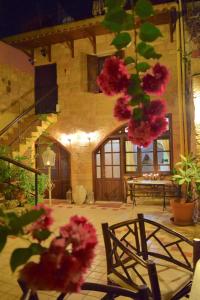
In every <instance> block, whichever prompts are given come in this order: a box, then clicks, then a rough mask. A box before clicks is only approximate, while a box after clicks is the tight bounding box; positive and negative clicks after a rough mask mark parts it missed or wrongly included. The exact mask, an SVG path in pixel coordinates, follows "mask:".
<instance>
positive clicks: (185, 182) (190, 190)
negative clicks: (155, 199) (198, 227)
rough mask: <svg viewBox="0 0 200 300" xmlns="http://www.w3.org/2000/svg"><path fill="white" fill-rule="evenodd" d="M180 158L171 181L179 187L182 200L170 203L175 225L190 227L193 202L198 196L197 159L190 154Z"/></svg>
mask: <svg viewBox="0 0 200 300" xmlns="http://www.w3.org/2000/svg"><path fill="white" fill-rule="evenodd" d="M180 157H181V161H180V162H178V163H176V169H175V171H174V173H175V174H174V175H173V176H172V180H173V181H174V182H175V183H177V184H178V185H180V186H181V192H182V193H181V194H182V198H181V199H179V201H171V207H172V211H173V214H174V223H175V224H177V225H191V224H193V216H194V208H195V202H196V200H198V198H199V194H200V193H199V192H200V167H199V166H198V161H197V158H196V157H194V156H193V155H192V154H189V155H188V156H183V155H181V156H180Z"/></svg>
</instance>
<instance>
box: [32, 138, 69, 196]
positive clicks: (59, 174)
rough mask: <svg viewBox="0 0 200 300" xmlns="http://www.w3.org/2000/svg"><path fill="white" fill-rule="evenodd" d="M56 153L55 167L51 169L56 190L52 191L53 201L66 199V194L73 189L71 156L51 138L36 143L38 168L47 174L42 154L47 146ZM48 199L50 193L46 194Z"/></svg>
mask: <svg viewBox="0 0 200 300" xmlns="http://www.w3.org/2000/svg"><path fill="white" fill-rule="evenodd" d="M49 145H50V147H51V149H52V150H53V151H54V152H55V153H56V161H55V166H54V167H52V169H51V176H52V182H53V184H54V188H53V190H52V198H53V199H66V192H67V191H68V190H69V188H71V168H70V154H69V152H68V151H67V150H66V149H65V148H64V147H63V146H62V145H61V144H60V143H59V142H57V141H55V140H52V139H50V138H46V137H45V138H40V139H39V140H38V141H37V143H36V167H37V169H39V170H40V171H41V172H43V173H45V174H47V168H46V167H44V164H43V161H42V153H43V152H44V151H45V150H46V148H47V146H49ZM46 196H47V197H48V192H47V193H46Z"/></svg>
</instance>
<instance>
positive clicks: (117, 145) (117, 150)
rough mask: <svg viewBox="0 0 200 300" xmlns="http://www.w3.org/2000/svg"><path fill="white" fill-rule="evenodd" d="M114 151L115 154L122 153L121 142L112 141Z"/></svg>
mask: <svg viewBox="0 0 200 300" xmlns="http://www.w3.org/2000/svg"><path fill="white" fill-rule="evenodd" d="M112 151H113V152H120V148H119V140H112Z"/></svg>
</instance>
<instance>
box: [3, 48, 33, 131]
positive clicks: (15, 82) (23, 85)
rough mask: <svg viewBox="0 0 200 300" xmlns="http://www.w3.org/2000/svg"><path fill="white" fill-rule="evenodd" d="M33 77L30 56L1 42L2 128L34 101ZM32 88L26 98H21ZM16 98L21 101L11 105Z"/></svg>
mask: <svg viewBox="0 0 200 300" xmlns="http://www.w3.org/2000/svg"><path fill="white" fill-rule="evenodd" d="M33 79H34V67H33V66H32V65H31V64H30V62H29V61H28V57H27V56H26V55H25V54H23V52H21V51H19V50H17V49H15V48H13V47H11V46H9V45H6V44H4V43H2V42H0V114H1V118H0V130H1V129H2V128H4V126H5V125H7V124H8V123H9V122H10V121H12V120H13V119H14V118H15V117H16V116H17V115H19V113H20V112H22V111H23V109H24V108H27V107H28V106H30V105H31V103H33V99H34V92H33V88H34V82H33ZM30 90H31V92H30V93H29V94H28V95H27V96H26V97H25V98H23V99H20V97H21V96H22V95H23V94H24V93H26V92H28V91H30ZM16 100H19V101H17V103H16V104H15V105H13V106H11V104H12V103H14V102H16ZM10 106H11V107H10Z"/></svg>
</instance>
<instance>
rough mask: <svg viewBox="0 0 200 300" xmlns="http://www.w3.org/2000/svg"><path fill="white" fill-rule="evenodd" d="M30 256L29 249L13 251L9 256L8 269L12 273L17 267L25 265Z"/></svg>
mask: <svg viewBox="0 0 200 300" xmlns="http://www.w3.org/2000/svg"><path fill="white" fill-rule="evenodd" d="M31 255H32V251H31V249H29V248H18V249H15V250H14V251H13V253H12V255H11V259H10V267H11V270H12V271H13V272H14V271H15V270H16V268H17V267H19V266H21V265H23V264H25V263H26V262H27V261H28V260H29V258H30V257H31Z"/></svg>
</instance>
